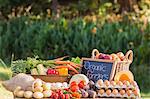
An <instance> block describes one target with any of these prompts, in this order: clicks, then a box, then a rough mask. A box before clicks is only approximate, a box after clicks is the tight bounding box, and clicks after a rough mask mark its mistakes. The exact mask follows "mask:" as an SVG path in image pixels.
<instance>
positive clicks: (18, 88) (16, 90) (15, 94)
mask: <svg viewBox="0 0 150 99" xmlns="http://www.w3.org/2000/svg"><path fill="white" fill-rule="evenodd" d="M19 90H21V87H20V86H18V87H16V89H15V90H14V92H13V93H14V96H17V92H18V91H19Z"/></svg>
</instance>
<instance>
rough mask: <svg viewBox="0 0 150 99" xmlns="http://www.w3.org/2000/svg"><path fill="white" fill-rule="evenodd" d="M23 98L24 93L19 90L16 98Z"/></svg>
mask: <svg viewBox="0 0 150 99" xmlns="http://www.w3.org/2000/svg"><path fill="white" fill-rule="evenodd" d="M23 96H24V91H23V90H20V91H18V92H17V97H19V98H23Z"/></svg>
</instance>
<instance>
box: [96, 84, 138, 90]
mask: <svg viewBox="0 0 150 99" xmlns="http://www.w3.org/2000/svg"><path fill="white" fill-rule="evenodd" d="M95 86H96V87H97V88H98V89H101V88H105V89H108V88H110V89H114V88H117V89H126V88H127V89H134V88H136V86H133V85H129V86H126V85H122V86H119V85H115V86H113V85H109V86H106V85H105V84H103V85H102V86H100V85H99V84H96V85H95Z"/></svg>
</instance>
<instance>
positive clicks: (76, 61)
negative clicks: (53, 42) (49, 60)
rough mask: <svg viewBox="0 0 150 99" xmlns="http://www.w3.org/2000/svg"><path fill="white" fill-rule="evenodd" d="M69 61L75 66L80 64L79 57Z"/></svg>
mask: <svg viewBox="0 0 150 99" xmlns="http://www.w3.org/2000/svg"><path fill="white" fill-rule="evenodd" d="M71 61H72V62H74V63H77V64H80V63H81V59H80V58H79V57H76V58H74V57H73V58H71Z"/></svg>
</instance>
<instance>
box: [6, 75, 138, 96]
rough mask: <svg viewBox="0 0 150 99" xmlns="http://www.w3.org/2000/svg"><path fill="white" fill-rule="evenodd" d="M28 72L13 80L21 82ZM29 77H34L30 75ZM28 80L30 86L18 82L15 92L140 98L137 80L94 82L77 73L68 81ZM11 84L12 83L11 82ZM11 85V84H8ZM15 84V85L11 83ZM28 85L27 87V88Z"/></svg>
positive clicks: (39, 94)
mask: <svg viewBox="0 0 150 99" xmlns="http://www.w3.org/2000/svg"><path fill="white" fill-rule="evenodd" d="M24 76H26V74H18V75H16V76H15V77H13V78H15V79H13V78H12V79H13V82H19V81H20V80H22V79H23V77H24ZM26 78H28V79H30V80H31V79H32V78H31V77H30V76H29V75H27V76H26ZM30 80H28V81H26V84H27V85H28V86H25V85H23V84H21V83H22V82H20V83H17V84H16V85H15V86H17V87H15V89H14V90H13V93H14V95H15V97H19V98H23V97H24V98H36V99H40V98H52V99H72V98H74V99H77V98H78V99H79V98H99V97H124V98H126V97H127V98H129V97H132V98H139V97H140V91H139V88H138V86H137V83H136V82H135V81H132V82H129V81H124V82H121V81H108V80H105V81H103V80H102V79H100V80H98V81H97V82H96V83H94V82H93V81H92V80H89V79H88V78H87V77H86V76H85V75H83V74H75V75H74V76H73V77H72V78H71V79H70V81H69V83H67V82H63V83H60V82H56V83H49V82H44V81H42V80H41V79H34V80H33V81H32V83H29V82H30ZM10 85H11V84H10ZM7 86H9V85H7ZM11 86H13V85H11ZM25 87H26V88H25Z"/></svg>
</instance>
